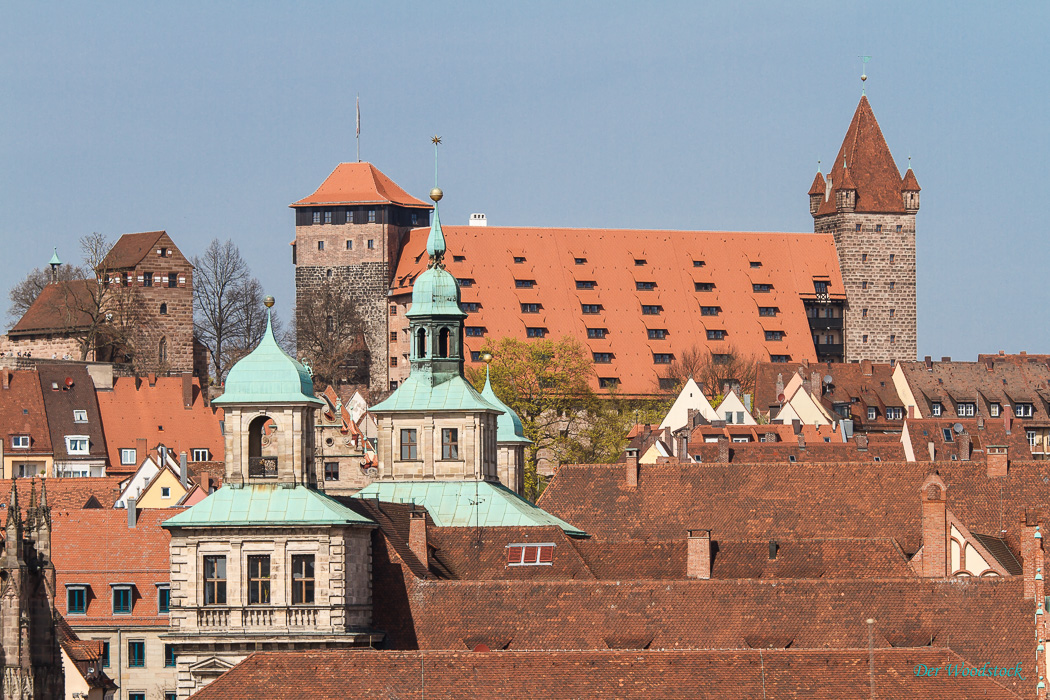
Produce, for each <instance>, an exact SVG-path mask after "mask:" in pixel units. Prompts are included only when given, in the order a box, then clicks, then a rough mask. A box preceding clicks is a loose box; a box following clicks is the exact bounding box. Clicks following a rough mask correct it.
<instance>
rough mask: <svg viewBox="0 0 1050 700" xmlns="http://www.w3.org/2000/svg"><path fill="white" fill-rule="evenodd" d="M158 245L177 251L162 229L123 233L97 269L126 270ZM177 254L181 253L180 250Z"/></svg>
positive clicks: (140, 260)
mask: <svg viewBox="0 0 1050 700" xmlns="http://www.w3.org/2000/svg"><path fill="white" fill-rule="evenodd" d="M159 246H164V247H166V248H171V249H173V250H174V251H178V248H177V247H176V246H175V243H174V242H173V241H172V240H171V238H170V237H169V236H168V234H167V233H166V232H164V231H146V232H143V233H125V234H124V235H123V236H121V237H120V238H119V239H118V240H117V242H116V243H114V244H113V247H112V248H110V250H109V253H108V254H107V255H106V257H105V259H104V260H103V261H102V264H101V265H99V269H103V270H126V269H129V268H132V267H135V266H136V265H138V264H139V263H140V262H142V260H143V258H145V257H146V256H147V255H149V254H150V252H151V251H153V250H155V249H156V248H157V247H159ZM179 255H180V256H181V255H182V252H181V251H179Z"/></svg>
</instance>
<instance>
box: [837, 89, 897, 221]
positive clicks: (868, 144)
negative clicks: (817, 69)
mask: <svg viewBox="0 0 1050 700" xmlns="http://www.w3.org/2000/svg"><path fill="white" fill-rule="evenodd" d="M847 167H848V168H849V173H848V175H847V173H846V172H845V170H846V168H847ZM828 179H829V180H831V184H832V188H833V189H832V192H834V190H837V189H839V187H841V186H847V187H848V186H850V185H852V189H856V190H857V206H856V211H857V212H863V213H881V214H903V213H904V198H903V196H902V195H901V174H900V171H899V170H898V169H897V164H896V163H894V161H893V155H892V154H891V153H890V149H889V147H888V146H887V145H886V139H885V138H883V136H882V130H881V129H880V128H879V123H878V121H876V120H875V114H874V113H873V112H872V111H871V105H870V104H868V98H867V97H861V98H860V104H858V105H857V111H856V112H855V113H854V114H853V121H851V122H850V125H849V129H847V130H846V137H845V138H844V139H843V140H842V147H841V148H840V149H839V153H838V155H837V156H836V157H835V164H834V166H833V167H832V168H831V172H830V173H828ZM834 213H835V197H834V194H832V196H831V197H829V198H828V199H827V200H825V202H824V203H823V204H821V206H820V209H818V210H817V215H818V216H821V215H824V214H834Z"/></svg>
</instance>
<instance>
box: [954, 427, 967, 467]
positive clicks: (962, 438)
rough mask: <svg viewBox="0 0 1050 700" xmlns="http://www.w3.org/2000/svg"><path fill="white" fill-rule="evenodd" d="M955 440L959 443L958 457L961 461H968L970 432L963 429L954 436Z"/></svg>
mask: <svg viewBox="0 0 1050 700" xmlns="http://www.w3.org/2000/svg"><path fill="white" fill-rule="evenodd" d="M955 441H956V442H957V443H959V459H960V460H962V461H963V462H969V461H970V434H969V433H968V432H966V431H965V430H964V431H962V432H961V433H959V435H958V436H957V437H956V438H955Z"/></svg>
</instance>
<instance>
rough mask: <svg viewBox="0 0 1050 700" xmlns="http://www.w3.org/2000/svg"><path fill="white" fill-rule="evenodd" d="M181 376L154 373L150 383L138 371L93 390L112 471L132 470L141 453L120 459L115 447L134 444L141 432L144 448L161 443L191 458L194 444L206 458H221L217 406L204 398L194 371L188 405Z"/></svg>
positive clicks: (176, 452)
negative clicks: (127, 460)
mask: <svg viewBox="0 0 1050 700" xmlns="http://www.w3.org/2000/svg"><path fill="white" fill-rule="evenodd" d="M183 381H184V380H183V378H182V377H157V378H156V383H155V384H154V385H153V386H150V384H149V382H148V380H146V379H144V378H142V377H117V378H115V379H114V380H113V390H112V391H100V392H98V407H99V410H100V411H101V413H102V421H103V425H104V426H105V429H106V450H107V451H108V453H109V464H110V469H111V471H113V472H114V473H116V472H125V471H134V470H135V469H137V468H138V466H139V464H140V463H141V462H142V460H143V459H145V457H146V455H144V454H140V455H137V457H136V460H137V462H138V464H134V465H121V463H120V450H121V449H122V448H126V449H136V447H137V444H138V442H137V441H138V439H139V438H145V440H146V445H147V449H149V450H153V449H155V448H156V447H157V446H158V445H164V446H165V447H167V448H168V449H169V450H174V451H175V455H176V456H175V459H176V460H178V453H180V452H186V453H187V455H188V457H189V458H190V459H191V460H192V459H193V450H194V449H206V450H208V452H209V456H210V458H211V461H221V460H223V459H225V452H226V447H225V442H224V438H223V436H222V432H221V431H220V429H219V422H220V421H221V420H222V419H223V411H222V409H220V408H212V407H211V406H208V405H207V404H205V402H204V397H203V396H202V395H201V387H200V382H199V380H198V379H197V378H196V377H193V378H192V380H190V381H191V385H190V394H191V397H192V398H191V401H192V404H191V407H190V408H186V407H185V403H184V402H183Z"/></svg>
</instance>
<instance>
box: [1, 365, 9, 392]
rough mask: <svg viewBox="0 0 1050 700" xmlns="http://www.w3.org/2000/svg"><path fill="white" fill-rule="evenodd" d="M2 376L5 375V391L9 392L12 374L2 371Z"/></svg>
mask: <svg viewBox="0 0 1050 700" xmlns="http://www.w3.org/2000/svg"><path fill="white" fill-rule="evenodd" d="M0 374H3V387H4V391H7V390H8V389H10V388H11V373H10V372H8V371H7V370H6V369H4V370H0Z"/></svg>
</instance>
